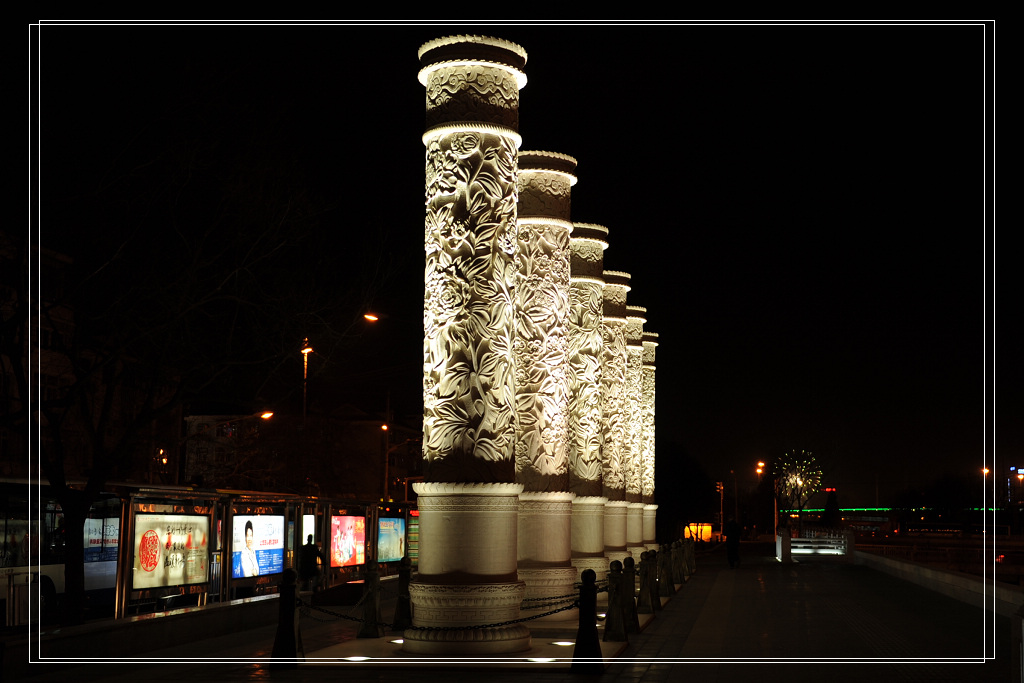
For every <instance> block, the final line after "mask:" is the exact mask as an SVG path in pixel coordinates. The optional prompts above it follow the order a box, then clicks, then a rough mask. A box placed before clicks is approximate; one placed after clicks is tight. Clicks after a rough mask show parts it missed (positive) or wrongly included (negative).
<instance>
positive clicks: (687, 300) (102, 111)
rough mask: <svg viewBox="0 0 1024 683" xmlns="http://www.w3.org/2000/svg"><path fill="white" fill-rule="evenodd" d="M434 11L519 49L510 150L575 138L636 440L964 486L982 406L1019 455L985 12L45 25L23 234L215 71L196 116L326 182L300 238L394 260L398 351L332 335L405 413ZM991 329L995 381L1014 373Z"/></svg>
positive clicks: (580, 187) (50, 228)
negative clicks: (632, 337) (651, 427)
mask: <svg viewBox="0 0 1024 683" xmlns="http://www.w3.org/2000/svg"><path fill="white" fill-rule="evenodd" d="M453 33H483V34H486V35H493V36H498V37H501V38H505V39H507V40H510V41H513V42H516V43H518V44H520V45H522V46H523V47H524V48H525V49H526V51H527V53H528V61H527V64H526V69H525V70H526V73H527V77H528V79H529V82H528V84H527V86H526V88H525V89H524V90H523V91H522V93H521V106H520V132H521V134H522V137H523V149H524V150H531V149H532V150H537V149H540V150H548V151H555V152H561V153H565V154H569V155H571V156H573V157H575V158H576V159H577V160H578V162H579V166H578V169H577V176H578V178H579V182H578V184H577V185H576V186H575V188H574V189H573V219H574V220H576V221H580V222H589V223H599V224H602V225H605V226H607V227H608V228H609V242H610V247H609V249H608V250H607V251H606V252H605V267H606V269H609V270H622V271H626V272H629V273H631V274H632V290H631V292H630V294H629V299H628V301H629V303H630V304H635V305H640V306H645V307H646V308H647V309H648V315H647V318H648V323H647V326H646V329H648V330H651V331H655V332H658V333H659V335H660V346H659V348H658V362H657V366H658V388H657V391H658V394H657V401H658V402H657V420H658V432H657V439H658V441H657V444H658V458H659V461H663V462H667V463H671V462H672V461H673V459H674V458H677V457H679V456H681V455H682V454H684V453H685V454H688V455H689V456H690V457H692V458H693V459H694V460H696V461H697V462H699V463H700V464H701V465H703V466H704V468H705V469H706V471H707V473H708V474H709V475H710V476H711V478H712V479H724V478H726V477H727V476H728V471H729V470H730V469H735V470H736V471H737V472H740V473H741V474H740V479H739V484H740V486H741V487H742V486H745V485H752V484H753V482H754V479H755V475H754V472H753V470H754V464H755V463H756V461H757V460H758V459H764V458H766V457H768V456H771V455H774V454H778V453H781V452H783V451H785V450H787V449H797V450H800V449H805V450H809V451H812V452H813V453H814V454H815V456H816V457H818V459H819V460H820V462H821V464H822V465H823V469H824V470H825V476H824V479H823V483H824V485H826V486H835V487H837V488H838V490H839V495H840V503H841V505H842V506H843V507H848V506H855V505H873V504H874V503H875V494H876V487H877V490H878V491H879V493H880V496H881V501H880V502H881V503H883V504H885V503H886V497H887V496H888V495H889V494H891V493H892V492H894V491H897V490H900V489H903V488H905V487H907V486H910V485H919V484H921V483H923V482H926V481H928V480H930V479H932V478H934V477H935V476H937V475H939V474H942V473H944V472H947V471H948V472H951V473H954V474H956V475H958V476H963V477H977V480H978V483H979V485H978V495H979V502H980V499H981V488H982V487H981V486H980V476H979V470H980V468H981V467H982V466H983V465H984V464H986V458H987V463H988V465H989V467H992V466H993V464H992V462H993V461H992V458H993V452H992V441H991V439H992V433H993V424H995V425H997V427H996V436H997V439H996V441H995V449H996V451H995V453H996V457H997V458H998V463H997V467H1001V468H1002V467H1005V466H1008V465H1009V464H1013V463H1012V462H1010V460H1011V459H1012V458H1021V457H1022V456H1021V450H1022V448H1021V447H1022V444H1024V430H1022V427H1021V401H1020V398H1019V393H1016V390H1014V393H1012V394H1010V393H1006V394H1004V393H998V394H994V392H993V387H992V383H991V376H989V375H988V374H987V372H986V362H987V361H988V362H991V361H992V358H993V355H992V354H993V349H994V348H995V346H996V345H995V343H994V342H993V339H992V311H993V306H992V296H993V283H994V282H995V278H994V275H993V272H994V270H993V261H992V259H991V258H990V257H991V253H990V252H989V249H988V248H989V247H990V246H991V244H990V242H991V240H992V239H994V238H993V234H994V233H993V231H992V229H991V227H990V226H989V224H988V223H987V214H986V207H987V206H988V200H989V199H990V197H991V191H990V186H989V185H988V184H987V182H986V173H985V171H986V167H987V165H988V164H990V163H991V151H992V149H991V145H990V143H989V142H988V141H987V140H986V131H990V128H989V126H987V125H986V124H987V122H990V120H991V119H990V117H991V109H990V106H989V105H990V104H991V100H990V97H991V94H990V92H991V91H987V90H986V75H985V74H986V71H985V66H986V59H987V58H988V57H989V56H990V49H991V48H990V43H989V47H986V29H985V28H984V27H982V26H981V25H940V24H928V25H852V24H839V25H772V24H756V25H736V24H733V25H694V24H677V25H660V26H640V25H608V26H597V25H563V26H550V25H546V26H537V25H533V26H528V25H505V26H501V25H491V26H456V25H452V24H448V25H437V26H430V25H426V26H424V25H421V26H379V25H378V26H353V25H318V26H281V25H276V26H258V25H244V26H166V25H164V26H153V25H149V26H81V25H78V26H59V25H44V26H43V27H42V28H41V30H40V46H41V48H40V67H41V68H40V84H41V97H40V106H41V109H40V111H41V118H40V144H41V162H42V163H41V168H42V176H41V177H42V183H41V207H42V209H43V211H42V230H41V235H42V238H41V239H42V243H43V244H44V245H47V246H53V247H54V248H57V249H61V248H62V247H61V245H58V244H51V243H49V242H48V240H51V239H56V238H55V237H54V236H55V235H57V234H59V233H61V230H62V228H66V227H67V226H68V222H69V221H72V220H73V217H71V216H66V215H64V214H63V213H62V211H61V208H60V207H61V206H63V205H64V199H65V198H66V197H68V196H73V195H75V194H76V193H79V192H81V191H82V188H83V187H84V186H86V185H88V183H90V182H94V180H95V178H96V177H97V175H98V174H100V175H101V174H102V173H103V171H104V167H105V166H104V165H105V164H108V163H115V162H114V159H116V158H117V156H118V154H119V153H121V152H119V150H124V149H131V148H132V146H133V145H136V144H138V140H140V139H143V140H144V139H147V138H152V137H154V136H155V137H159V134H160V130H161V126H166V127H167V128H168V129H169V130H171V129H174V125H173V121H174V119H175V117H178V116H181V115H183V114H182V112H188V111H191V104H190V103H192V102H194V101H198V100H203V101H208V100H210V97H211V95H210V93H211V92H213V93H217V96H216V97H215V98H214V99H215V100H216V104H215V105H212V106H209V107H207V108H205V109H204V110H203V111H204V116H203V117H200V118H199V119H197V120H198V121H200V123H199V124H197V125H200V126H202V125H207V124H208V125H210V126H211V127H213V126H215V125H218V122H215V121H213V120H211V119H219V120H220V121H219V123H223V122H234V121H237V125H238V126H239V127H252V126H260V127H261V130H262V131H263V133H264V134H265V135H266V136H267V137H269V138H273V140H274V141H275V143H276V145H277V146H281V147H284V148H286V149H287V150H289V163H292V164H294V165H295V169H296V173H297V174H298V176H299V177H301V178H303V182H305V183H308V187H309V190H310V191H311V192H313V193H317V194H318V195H320V196H323V197H326V198H328V199H329V200H330V202H331V203H332V210H331V211H330V212H329V213H328V214H327V215H326V216H325V217H324V220H323V221H322V226H323V227H322V235H321V238H320V242H321V245H322V248H321V249H318V250H317V251H316V253H310V254H308V258H309V259H311V260H314V261H316V262H318V263H327V264H331V263H336V264H337V269H339V270H341V271H344V270H345V269H346V268H347V265H346V264H347V263H350V262H351V260H352V259H360V258H362V257H363V255H361V254H359V253H353V250H352V249H350V248H347V240H348V239H349V238H350V237H351V236H352V235H353V234H355V233H357V232H363V231H379V232H380V233H381V234H382V235H385V236H386V239H383V240H382V242H384V247H383V251H384V256H385V258H386V260H387V262H388V263H389V264H390V265H391V267H393V269H394V270H395V271H396V274H395V276H394V277H392V278H391V279H390V280H389V281H388V283H387V286H386V287H384V288H383V289H382V290H381V291H380V292H379V293H378V295H377V296H376V300H375V302H374V306H375V307H376V308H379V309H381V310H385V311H388V312H389V313H390V317H389V318H386V319H385V320H384V321H382V322H383V323H385V324H386V325H387V327H385V328H381V329H383V330H384V332H381V331H380V330H378V331H376V332H372V333H369V334H368V341H370V342H372V343H370V344H368V345H367V346H366V348H365V349H364V351H365V352H366V353H370V354H377V355H378V356H379V357H382V359H381V358H378V360H377V361H376V362H377V364H378V365H383V366H385V367H387V368H391V369H392V370H391V371H389V372H378V373H376V374H374V373H367V372H366V371H365V368H366V367H367V366H372V365H373V364H374V363H373V362H366V361H367V359H366V358H365V357H362V356H361V357H360V359H359V361H358V362H352V359H348V360H347V361H345V362H348V363H349V365H350V366H351V367H350V369H349V371H348V372H349V374H348V375H347V377H348V379H347V380H346V381H348V382H350V383H351V384H355V385H360V386H363V385H364V383H365V384H366V385H371V384H372V385H373V386H374V387H375V388H376V389H378V390H380V389H382V388H386V390H387V392H389V393H390V395H391V401H392V403H393V405H394V406H396V408H397V409H399V410H403V409H408V410H410V411H412V412H415V411H416V410H418V408H417V401H419V398H420V397H419V384H420V371H419V367H420V365H419V364H420V360H421V338H420V337H419V333H420V320H421V313H422V290H423V285H422V267H423V252H422V234H423V233H422V225H423V223H422V221H423V195H422V192H423V189H422V188H423V146H422V143H421V141H420V135H421V133H422V129H423V118H424V116H423V111H424V91H423V87H422V86H421V85H420V84H419V82H418V81H417V79H416V74H417V71H418V62H417V58H416V50H417V48H418V47H419V46H420V45H421V44H422V43H423V42H425V41H427V40H429V39H431V38H435V37H440V36H443V35H449V34H453ZM988 40H989V41H990V40H991V36H989V38H988ZM168 122H171V123H168ZM48 211H49V213H48ZM53 221H56V222H58V225H56V226H55V225H53ZM78 237H79V238H80V239H81V238H82V235H79V236H78ZM90 239H91V238H90ZM325 286H328V285H325ZM329 286H337V285H336V284H333V283H332V284H331V285H329ZM1004 291H1005V289H1004ZM1004 298H1008V297H1006V295H1005V293H1004ZM1000 304H1001V306H1003V308H1002V309H1000V310H1001V311H1002V316H1003V318H1005V319H1006V320H1003V319H1002V318H1000V319H997V322H998V323H1000V324H1002V325H1004V326H1005V325H1007V321H1008V320H1010V319H1012V318H1013V317H1014V314H1013V312H1012V307H1011V306H1010V305H1009V304H1007V303H1006V302H1003V301H1002V300H1000ZM1018 313H1019V311H1018ZM1004 334H1006V335H1007V336H1006V337H1002V336H1001V337H1000V339H1002V340H1003V346H1002V347H1001V349H1002V355H1001V356H997V357H996V366H995V368H996V369H995V376H996V377H1010V376H1013V377H1019V372H1017V370H1018V369H1019V360H1017V359H1016V358H1013V357H1011V356H1013V355H1014V351H1013V350H1012V349H1011V347H1012V341H1013V337H1011V336H1010V335H1009V334H1008V333H1004ZM373 335H377V336H376V337H374V336H373ZM335 361H336V363H342V361H341V360H339V359H335ZM1011 373H1012V375H1011ZM1007 384H1009V383H1007ZM1018 386H1019V384H1018ZM363 388H364V389H365V388H366V387H365V386H363ZM996 388H997V389H999V390H1000V392H1002V391H1003V385H1002V384H997V385H996ZM993 396H995V398H996V399H997V401H996V404H995V408H996V409H995V411H993V403H992V400H993ZM374 400H378V399H374ZM996 419H998V422H995V420H996ZM662 459H664V460H662ZM1021 464H1024V462H1022V463H1021ZM663 472H667V473H668V474H669V476H662V473H663ZM671 474H672V468H671V466H668V467H665V468H664V469H662V468H661V467H660V468H659V477H662V478H661V479H659V481H658V493H659V496H665V495H667V494H668V495H670V493H671V487H672V483H671V479H670V476H671Z"/></svg>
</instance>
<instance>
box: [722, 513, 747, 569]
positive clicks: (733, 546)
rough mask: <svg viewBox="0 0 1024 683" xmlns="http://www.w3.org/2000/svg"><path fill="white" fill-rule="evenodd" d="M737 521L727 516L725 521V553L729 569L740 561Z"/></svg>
mask: <svg viewBox="0 0 1024 683" xmlns="http://www.w3.org/2000/svg"><path fill="white" fill-rule="evenodd" d="M742 533H743V532H742V530H741V529H740V525H739V523H738V522H737V521H736V520H735V519H733V518H731V517H730V518H729V521H728V522H726V523H725V555H726V557H727V558H729V569H735V568H736V565H738V564H739V563H740V536H741V535H742Z"/></svg>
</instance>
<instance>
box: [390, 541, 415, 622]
mask: <svg viewBox="0 0 1024 683" xmlns="http://www.w3.org/2000/svg"><path fill="white" fill-rule="evenodd" d="M410 581H412V560H411V559H409V556H408V555H406V556H405V557H403V558H402V561H401V562H399V564H398V601H397V602H396V603H395V618H394V619H393V620H392V623H391V630H392V631H398V632H401V631H404V630H405V629H407V628H409V627H411V626H412V602H411V600H410V598H409V582H410Z"/></svg>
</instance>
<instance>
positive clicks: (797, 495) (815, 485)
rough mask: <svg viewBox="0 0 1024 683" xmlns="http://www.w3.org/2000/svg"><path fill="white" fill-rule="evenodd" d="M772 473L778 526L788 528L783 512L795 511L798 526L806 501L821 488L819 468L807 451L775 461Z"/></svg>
mask: <svg viewBox="0 0 1024 683" xmlns="http://www.w3.org/2000/svg"><path fill="white" fill-rule="evenodd" d="M773 471H774V474H775V496H776V501H777V503H778V510H779V513H780V518H779V526H780V527H786V526H789V517H788V516H784V515H782V511H783V510H793V509H795V510H796V511H797V522H798V524H799V523H800V522H801V520H802V516H803V510H804V507H805V506H806V505H807V501H808V500H810V499H811V496H813V495H814V494H815V493H817V492H818V491H819V490H820V488H821V468H819V467H818V464H817V462H816V461H815V459H814V456H813V455H812V454H811V453H810V452H809V451H800V452H799V453H797V452H796V451H792V452H787V453H786V454H785V455H783V456H782V457H781V458H779V459H778V460H776V461H775V463H774V467H773Z"/></svg>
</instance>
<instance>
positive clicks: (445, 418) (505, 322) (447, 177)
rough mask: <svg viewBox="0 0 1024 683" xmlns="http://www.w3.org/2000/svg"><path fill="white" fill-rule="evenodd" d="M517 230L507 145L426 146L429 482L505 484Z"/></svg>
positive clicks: (482, 137)
mask: <svg viewBox="0 0 1024 683" xmlns="http://www.w3.org/2000/svg"><path fill="white" fill-rule="evenodd" d="M516 233H517V226H516V150H515V145H514V143H513V142H512V141H511V140H510V139H509V138H507V137H505V136H501V135H496V134H491V133H482V132H454V133H447V134H444V135H439V136H437V137H434V138H432V139H430V140H429V141H428V142H427V152H426V220H425V239H424V245H425V250H426V269H425V276H424V281H425V290H424V302H423V329H424V342H423V363H424V366H423V372H424V375H423V452H424V457H425V458H426V460H427V461H428V467H429V468H430V472H431V474H430V478H431V479H432V480H434V481H439V480H445V481H479V482H501V481H512V480H513V476H514V471H513V469H512V455H513V442H514V436H515V411H514V389H515V384H514V377H513V372H512V369H513V364H512V346H513V340H514V314H515V296H514V292H515V281H516V265H515V254H516V248H517V234H516ZM486 463H491V464H486Z"/></svg>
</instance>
